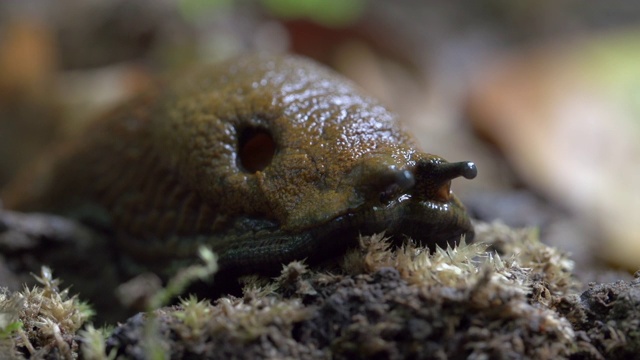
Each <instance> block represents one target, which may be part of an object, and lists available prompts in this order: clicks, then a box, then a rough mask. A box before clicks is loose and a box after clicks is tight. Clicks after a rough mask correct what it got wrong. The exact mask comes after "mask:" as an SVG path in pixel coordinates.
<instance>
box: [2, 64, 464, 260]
mask: <svg viewBox="0 0 640 360" xmlns="http://www.w3.org/2000/svg"><path fill="white" fill-rule="evenodd" d="M51 158H52V159H51ZM51 158H50V159H49V160H48V161H47V162H46V165H44V166H41V168H46V169H45V170H41V171H39V172H38V173H37V176H36V175H34V173H31V175H30V176H29V177H28V178H23V179H22V180H20V181H18V184H13V186H9V187H8V188H7V189H5V190H4V191H3V193H2V198H3V200H4V205H5V207H6V208H10V209H17V210H23V211H25V210H39V211H50V212H56V213H61V214H66V215H68V216H73V217H76V218H81V219H83V220H86V221H94V222H98V223H101V224H106V225H108V226H109V228H110V229H112V231H113V233H114V234H115V236H114V238H115V239H116V242H117V248H118V251H119V252H120V253H121V254H123V256H125V255H126V256H128V257H130V258H131V259H133V260H134V261H135V262H136V263H138V264H144V265H145V266H148V267H151V268H153V267H154V266H155V268H156V269H160V270H162V269H167V268H169V267H170V264H176V263H182V264H184V263H186V262H188V261H191V260H192V259H193V258H194V257H195V253H196V249H197V247H198V246H199V245H200V244H205V245H208V246H210V247H211V249H212V250H213V251H214V252H216V253H217V254H218V257H219V265H220V266H221V267H222V268H223V269H235V270H237V271H239V272H242V273H247V272H259V271H269V270H278V269H279V268H280V266H281V264H282V263H285V262H288V261H291V260H294V259H309V260H310V261H313V260H323V259H326V258H329V257H332V256H336V255H337V254H339V253H341V252H342V251H343V250H344V249H345V248H346V247H348V246H350V245H354V244H356V243H357V237H358V234H363V235H364V234H372V233H376V232H382V231H386V234H388V235H394V236H395V238H399V239H402V238H404V236H408V237H410V238H413V239H415V240H416V241H419V242H422V243H424V244H440V245H442V244H445V243H446V242H448V241H458V240H459V239H460V237H461V235H465V236H466V238H467V239H471V238H472V237H473V229H472V226H471V223H470V220H469V217H468V215H467V213H466V211H465V209H464V207H463V205H462V204H461V202H460V201H459V200H458V199H457V198H456V197H455V196H454V195H453V194H452V192H451V189H450V186H451V180H452V179H454V178H457V177H460V176H462V177H464V178H467V179H472V178H474V177H475V176H476V173H477V170H476V167H475V165H474V164H473V163H472V162H457V163H448V162H446V161H445V160H444V159H442V158H441V157H439V156H436V155H432V154H427V153H425V152H422V151H420V150H419V149H418V146H417V145H416V142H415V141H414V139H413V138H412V137H411V136H410V135H409V134H408V133H407V132H406V131H405V130H403V129H402V127H401V126H400V124H399V122H398V120H397V118H396V116H395V115H393V114H392V113H390V112H389V111H387V110H386V109H385V108H384V107H383V106H381V105H380V104H379V103H378V102H376V101H375V100H374V99H372V98H370V97H368V96H366V95H364V94H363V93H362V92H361V91H360V90H359V89H358V88H357V87H356V86H355V85H354V84H352V83H351V82H349V81H348V80H346V79H344V78H342V77H341V76H339V75H338V74H335V73H334V72H332V71H331V70H329V69H327V68H325V67H323V66H321V65H318V64H316V63H314V62H312V61H310V60H307V59H303V58H299V57H294V56H273V55H266V54H258V55H252V56H244V57H240V58H238V59H234V60H233V61H229V62H226V63H223V64H219V65H216V66H213V67H207V68H204V69H200V70H197V71H194V72H191V73H189V74H187V75H184V76H182V77H180V78H178V79H175V81H174V82H170V83H168V84H162V85H161V86H158V87H157V89H156V90H154V91H151V92H149V93H146V94H144V95H141V96H140V97H139V98H137V99H134V100H133V101H130V102H129V103H127V104H125V105H123V106H121V107H120V108H118V109H116V110H114V111H113V112H111V113H110V114H108V115H106V116H104V117H103V118H101V119H99V120H98V121H96V122H95V123H94V124H92V125H91V126H90V127H89V128H88V130H87V131H86V132H84V134H83V136H80V137H78V138H77V139H76V140H75V141H73V142H71V143H68V144H66V145H64V146H63V147H62V148H59V149H58V150H56V151H55V154H54V155H52V156H51ZM98 220H100V221H98Z"/></svg>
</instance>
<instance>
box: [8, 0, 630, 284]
mask: <svg viewBox="0 0 640 360" xmlns="http://www.w3.org/2000/svg"><path fill="white" fill-rule="evenodd" d="M255 51H270V52H291V53H298V54H302V55H305V56H308V57H311V58H314V59H316V60H317V61H320V62H322V63H324V64H326V65H328V66H330V67H332V68H334V69H336V70H337V71H339V72H341V73H343V74H344V75H345V76H347V77H349V78H351V79H353V80H354V81H355V82H357V83H359V84H360V85H361V86H362V87H363V88H364V89H366V91H367V92H369V93H370V94H371V95H373V96H375V97H377V98H379V99H380V100H381V101H382V102H383V103H384V104H385V105H386V106H388V107H389V108H391V109H392V110H393V111H395V112H397V113H398V114H400V116H401V118H402V119H403V121H405V122H406V124H407V127H409V129H411V131H412V132H413V133H414V134H415V136H416V137H417V138H418V140H419V142H420V143H421V144H422V146H423V148H424V149H425V150H426V151H427V152H432V153H435V154H438V155H441V156H443V157H445V158H446V159H448V160H450V161H462V160H471V161H475V162H476V163H477V164H478V168H479V171H480V173H479V176H478V178H476V179H475V180H473V181H464V180H458V181H456V182H455V184H454V191H455V192H456V193H457V194H458V195H459V196H460V197H461V198H462V200H463V202H464V203H465V204H466V205H467V207H468V208H469V210H470V212H471V213H472V214H473V216H474V217H476V218H478V219H480V220H483V221H495V220H499V221H502V222H504V223H506V224H508V225H510V226H515V227H536V228H538V229H539V230H540V236H541V238H542V240H543V241H545V242H547V243H549V244H551V245H554V246H557V247H559V248H561V249H564V250H566V251H568V252H570V253H571V254H572V256H573V259H574V260H575V262H576V268H577V270H578V274H579V275H580V276H581V277H582V279H583V280H584V281H607V280H611V279H612V278H613V279H618V278H622V277H624V276H630V275H628V274H631V273H633V272H634V271H636V270H638V269H640V215H639V214H640V3H638V2H637V1H632V0H611V1H607V2H584V1H578V0H567V1H562V2H559V1H550V0H537V1H533V0H523V1H517V2H516V1H509V0H486V1H474V2H444V1H430V0H414V1H410V0H401V1H384V0H262V1H258V0H257V1H240V0H235V1H234V0H112V1H106V0H56V1H46V0H3V1H1V2H0V186H2V185H3V184H5V183H6V182H7V181H8V180H9V179H10V178H11V177H12V176H14V175H15V173H16V172H17V171H18V170H19V169H20V168H21V167H22V166H24V165H25V164H27V163H29V161H30V160H31V159H33V158H34V157H36V156H37V154H39V153H40V152H42V151H43V149H46V148H47V146H49V145H50V144H51V143H52V142H57V141H64V139H65V138H67V137H70V136H74V135H75V134H77V133H78V132H79V131H80V130H81V129H82V128H83V127H84V126H85V125H86V124H87V123H88V122H89V121H91V120H92V119H93V118H95V117H96V116H97V115H98V114H100V113H101V112H103V111H105V110H106V109H108V108H110V107H112V106H114V105H115V104H117V103H118V102H120V101H123V100H124V99H127V98H128V97H130V96H132V94H135V93H137V92H140V91H143V90H144V89H146V88H148V87H150V86H152V85H151V84H152V79H154V78H157V77H158V76H165V75H167V74H171V73H172V72H175V71H178V70H180V69H182V68H185V67H188V66H193V65H194V64H201V63H213V62H217V61H220V60H223V59H226V58H229V57H231V56H234V55H237V54H239V53H243V52H255ZM612 269H614V270H616V269H617V270H619V271H614V270H612Z"/></svg>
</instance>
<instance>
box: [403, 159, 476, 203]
mask: <svg viewBox="0 0 640 360" xmlns="http://www.w3.org/2000/svg"><path fill="white" fill-rule="evenodd" d="M477 175H478V168H477V167H476V165H475V164H474V163H473V162H471V161H461V162H455V163H448V162H444V161H442V160H439V161H434V160H426V159H425V160H420V161H418V163H417V164H416V168H415V179H416V186H415V189H414V195H415V196H417V197H418V198H420V199H435V200H438V201H441V202H448V201H449V200H450V199H451V180H453V179H455V178H458V177H464V178H465V179H473V178H475V177H476V176H477Z"/></svg>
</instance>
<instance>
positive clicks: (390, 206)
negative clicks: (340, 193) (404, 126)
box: [349, 152, 478, 246]
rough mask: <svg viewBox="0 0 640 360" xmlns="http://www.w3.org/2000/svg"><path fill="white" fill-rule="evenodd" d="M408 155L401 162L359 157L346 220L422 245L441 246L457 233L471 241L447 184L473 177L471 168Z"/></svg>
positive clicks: (462, 210)
mask: <svg viewBox="0 0 640 360" xmlns="http://www.w3.org/2000/svg"><path fill="white" fill-rule="evenodd" d="M411 157H412V159H411V160H409V161H406V162H405V163H404V164H397V163H395V161H394V160H393V159H392V158H389V157H387V156H384V155H377V156H369V157H365V158H363V160H362V162H360V164H359V165H358V170H357V171H356V172H354V173H352V175H351V176H354V177H356V178H357V180H356V181H357V182H358V183H359V185H357V186H356V187H355V188H356V189H358V193H359V194H360V199H359V201H358V203H359V204H358V206H356V207H355V208H353V209H352V212H351V214H350V215H349V216H350V217H351V218H352V219H354V220H355V221H356V222H361V223H362V225H361V227H362V228H363V229H366V230H370V231H382V230H386V231H387V233H390V234H402V235H406V236H409V237H410V238H413V239H415V240H418V241H423V242H425V243H427V244H439V245H441V246H445V244H446V243H447V242H449V241H458V240H459V239H460V236H461V235H465V236H466V239H467V240H471V239H473V227H472V226H471V222H470V220H469V217H468V215H467V212H466V210H465V208H464V206H463V205H462V203H461V202H460V201H459V200H458V198H457V197H456V196H455V195H454V194H453V192H452V191H451V182H452V180H453V179H456V178H458V177H463V178H466V179H473V178H475V177H476V175H477V172H478V171H477V168H476V166H475V164H474V163H473V162H456V163H449V162H447V161H445V160H443V159H442V158H440V157H438V156H435V155H430V154H424V153H419V152H416V153H412V154H411Z"/></svg>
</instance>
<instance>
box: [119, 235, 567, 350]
mask: <svg viewBox="0 0 640 360" xmlns="http://www.w3.org/2000/svg"><path fill="white" fill-rule="evenodd" d="M487 226H489V225H487ZM489 228H491V226H489ZM493 228H494V229H495V230H494V231H493V232H490V233H486V234H484V236H485V238H487V239H489V240H491V238H493V239H494V240H493V241H487V242H484V241H481V242H478V243H474V244H465V243H464V242H463V243H462V244H460V245H459V246H457V247H455V248H447V249H437V250H436V251H435V252H434V253H430V252H429V251H428V250H427V249H426V248H422V247H419V246H416V245H415V244H413V243H407V244H405V245H404V246H402V247H401V248H399V249H397V250H396V251H392V250H393V249H392V245H391V242H390V241H389V240H388V239H386V238H385V237H384V236H383V235H375V236H371V237H362V238H361V239H360V247H359V248H358V249H356V250H354V251H352V252H351V253H349V254H347V256H346V257H345V259H344V261H343V263H342V267H341V270H339V271H333V272H332V273H329V272H326V271H318V270H315V271H312V270H310V269H308V268H307V267H306V266H305V265H304V264H303V263H302V262H292V263H291V264H288V265H287V266H285V267H284V268H283V270H282V272H281V274H280V276H278V277H277V278H275V279H272V280H269V281H265V280H264V279H262V280H260V279H258V280H257V279H252V280H251V281H249V285H247V286H246V287H245V289H244V296H243V297H240V298H236V297H223V298H221V299H219V300H217V301H216V302H215V303H214V304H211V303H209V302H207V301H198V300H197V299H196V298H195V297H190V298H188V299H186V300H183V301H182V302H181V304H180V305H179V306H177V307H173V308H163V309H160V310H158V311H156V312H154V318H155V320H156V321H157V322H158V334H160V336H161V338H162V342H163V344H164V345H165V348H167V349H170V353H169V354H170V357H172V358H181V357H188V356H205V357H212V358H224V357H230V356H233V357H235V358H247V359H248V358H267V357H278V358H287V357H293V358H318V359H320V358H326V357H328V356H330V357H333V358H336V359H341V358H345V359H346V358H370V357H379V358H398V359H399V358H406V357H416V358H424V357H443V358H444V357H454V358H455V357H523V356H525V357H527V356H528V357H534V358H552V357H568V356H570V355H571V354H572V353H573V352H574V351H575V349H576V346H575V341H576V335H575V333H574V331H573V329H572V327H571V324H570V323H569V321H568V320H566V319H565V318H564V317H562V316H561V315H560V314H558V313H557V312H556V311H554V308H553V304H556V302H555V301H554V299H556V298H558V297H561V296H564V294H566V293H570V292H571V291H572V290H571V289H572V288H573V287H574V286H575V285H576V283H575V281H574V280H573V279H572V277H571V265H572V264H571V262H570V261H568V260H567V258H566V256H565V255H564V254H562V253H560V252H557V251H555V250H552V249H549V248H548V247H546V246H544V245H543V244H541V243H539V242H538V241H537V238H536V233H535V232H534V231H520V232H517V231H513V230H511V229H508V228H506V227H502V226H499V225H494V226H493ZM498 239H499V240H500V242H501V243H500V242H499V241H498ZM480 240H482V239H480ZM509 242H521V243H522V244H519V245H516V244H511V245H509V246H507V243H509ZM498 245H501V246H500V248H499V250H500V252H499V253H498V252H496V251H487V249H488V248H494V249H496V250H497V249H498V247H499V246H498ZM536 259H540V260H541V261H554V264H536V263H535V262H536V261H537V260H536ZM550 282H553V284H551V283H550ZM541 288H544V289H546V290H544V291H542V292H544V293H545V294H547V295H545V296H547V297H544V296H543V297H540V296H538V295H536V294H538V293H539V292H540V289H541ZM541 299H543V300H545V301H542V300H541ZM547 300H548V301H547ZM147 321H148V319H147V317H146V316H144V315H141V316H136V317H134V318H132V319H130V320H129V321H128V322H127V323H126V324H124V325H123V326H121V327H119V328H118V329H116V331H115V332H114V334H113V335H112V336H111V337H110V338H109V339H108V341H107V344H108V346H109V348H111V349H117V350H118V354H120V355H125V356H127V357H131V358H142V356H141V355H140V354H143V351H142V350H140V349H141V348H142V346H143V345H142V343H141V341H140V337H139V336H137V335H136V334H138V333H139V332H140V329H141V328H144V326H145V324H146V323H147Z"/></svg>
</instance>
